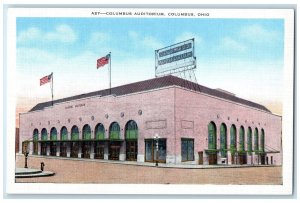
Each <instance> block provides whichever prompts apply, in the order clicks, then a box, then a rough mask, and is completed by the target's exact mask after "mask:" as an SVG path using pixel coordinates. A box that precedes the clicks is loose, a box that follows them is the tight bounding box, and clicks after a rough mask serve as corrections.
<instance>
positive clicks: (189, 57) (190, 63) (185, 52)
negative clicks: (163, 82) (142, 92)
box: [155, 39, 196, 77]
mask: <svg viewBox="0 0 300 203" xmlns="http://www.w3.org/2000/svg"><path fill="white" fill-rule="evenodd" d="M194 41H195V40H194V39H189V40H186V41H183V42H179V43H177V44H173V45H170V46H167V47H164V48H162V49H158V50H156V51H155V76H156V77H158V76H163V75H169V74H172V73H178V72H182V71H186V70H192V69H195V68H196V57H195V55H194V52H195V51H194V50H195V48H194V47H195V43H194Z"/></svg>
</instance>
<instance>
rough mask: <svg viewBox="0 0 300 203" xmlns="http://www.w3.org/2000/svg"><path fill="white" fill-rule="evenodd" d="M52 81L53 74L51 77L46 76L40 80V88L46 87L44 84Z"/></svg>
mask: <svg viewBox="0 0 300 203" xmlns="http://www.w3.org/2000/svg"><path fill="white" fill-rule="evenodd" d="M51 79H52V73H51V74H50V75H47V76H45V77H42V78H41V79H40V86H42V85H44V84H46V83H48V82H50V81H51Z"/></svg>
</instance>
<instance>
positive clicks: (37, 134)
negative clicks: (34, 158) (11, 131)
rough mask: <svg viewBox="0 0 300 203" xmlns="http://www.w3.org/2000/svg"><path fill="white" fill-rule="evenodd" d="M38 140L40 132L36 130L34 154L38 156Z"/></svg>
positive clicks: (34, 132)
mask: <svg viewBox="0 0 300 203" xmlns="http://www.w3.org/2000/svg"><path fill="white" fill-rule="evenodd" d="M38 140H39V130H38V129H34V131H33V154H38Z"/></svg>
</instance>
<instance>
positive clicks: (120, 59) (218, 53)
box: [16, 18, 284, 102]
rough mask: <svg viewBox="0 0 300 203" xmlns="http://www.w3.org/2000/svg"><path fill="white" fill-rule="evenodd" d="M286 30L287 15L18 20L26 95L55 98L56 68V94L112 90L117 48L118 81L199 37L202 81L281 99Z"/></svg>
mask: <svg viewBox="0 0 300 203" xmlns="http://www.w3.org/2000/svg"><path fill="white" fill-rule="evenodd" d="M283 35H284V21H283V20H280V19H183V18H180V19H178V18H174V19H170V18H166V19H151V18H148V19H147V18H17V36H16V37H17V76H18V80H17V81H18V84H17V85H18V96H20V97H37V98H39V97H42V98H45V99H44V100H45V101H46V100H50V99H51V97H50V93H49V92H50V90H49V89H50V87H47V85H44V86H42V87H40V86H39V79H40V78H41V77H42V76H45V75H47V74H49V73H51V72H54V94H55V98H56V99H58V98H62V97H67V96H71V95H75V94H82V93H86V92H91V91H95V90H99V89H104V88H107V87H108V72H107V69H108V67H107V66H106V67H104V68H102V69H99V70H97V69H96V60H97V58H99V57H101V56H104V55H106V54H107V53H108V52H110V51H111V52H112V86H118V85H122V84H127V83H131V82H136V81H141V80H145V79H150V78H153V77H155V74H154V50H155V49H159V48H162V47H165V46H168V45H170V44H173V43H176V42H179V41H183V40H187V39H190V38H195V42H196V45H195V54H196V57H197V69H196V76H197V80H198V83H199V84H202V85H205V86H208V87H211V88H222V89H225V90H228V91H231V92H233V93H235V94H236V95H237V96H239V97H242V98H245V99H249V100H254V101H256V102H261V101H274V102H281V101H282V99H281V96H282V85H283V84H282V83H283V78H282V74H283V61H284V59H283V48H284V41H283V37H284V36H283ZM24 88H25V89H24Z"/></svg>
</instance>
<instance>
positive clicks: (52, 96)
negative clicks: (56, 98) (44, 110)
mask: <svg viewBox="0 0 300 203" xmlns="http://www.w3.org/2000/svg"><path fill="white" fill-rule="evenodd" d="M51 94H52V106H53V72H52V73H51Z"/></svg>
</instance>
